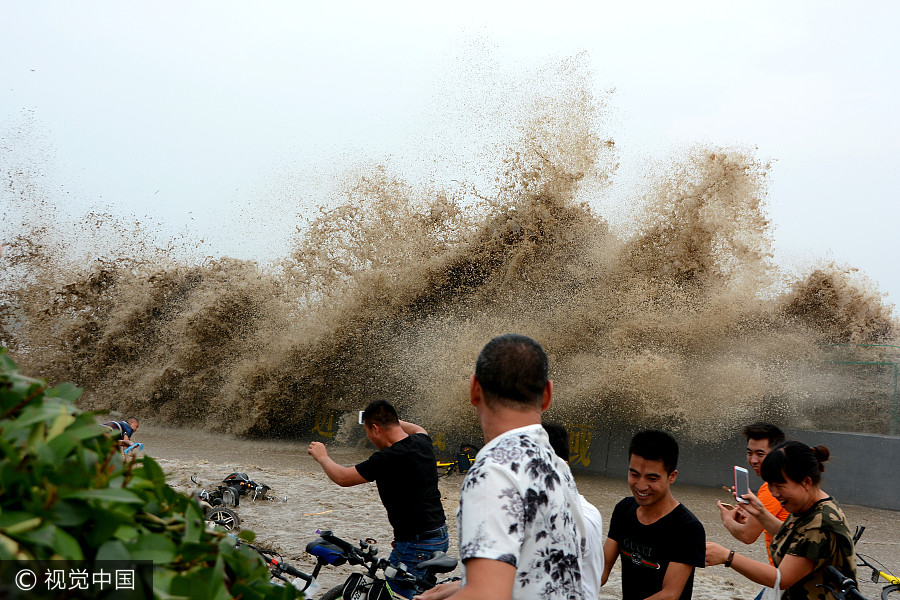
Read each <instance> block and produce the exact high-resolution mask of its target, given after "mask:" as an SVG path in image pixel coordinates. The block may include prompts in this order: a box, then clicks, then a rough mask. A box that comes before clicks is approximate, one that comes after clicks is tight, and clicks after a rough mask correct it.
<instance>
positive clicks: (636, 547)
mask: <svg viewBox="0 0 900 600" xmlns="http://www.w3.org/2000/svg"><path fill="white" fill-rule="evenodd" d="M677 466H678V442H676V441H675V439H674V438H673V437H672V436H671V435H669V434H668V433H666V432H664V431H657V430H647V431H641V432H640V433H638V434H636V435H635V436H634V437H633V438H632V439H631V444H630V445H629V447H628V485H629V487H630V488H631V493H632V496H631V497H628V498H624V499H623V500H622V501H621V502H619V503H618V504H617V505H616V508H615V510H613V514H612V518H611V519H610V523H609V533H608V535H607V540H606V544H604V546H603V554H604V556H605V558H606V567H605V569H604V571H603V579H602V584H606V581H607V580H608V579H609V573H610V571H611V570H612V567H613V565H614V564H615V562H616V560H617V559H618V558H619V554H621V555H622V598H623V600H646V599H652V600H663V599H664V598H665V599H670V600H675V599H679V600H690V598H691V595H692V593H693V586H694V569H695V568H696V567H703V566H705V565H706V533H705V531H704V530H703V525H702V524H701V523H700V521H699V520H698V519H697V517H695V516H694V515H693V514H692V513H691V511H689V510H688V509H687V508H685V506H684V505H683V504H681V503H680V502H678V501H677V500H676V499H675V497H674V496H673V495H672V490H671V485H672V484H673V483H674V482H675V478H676V476H677V475H678V470H677V468H676V467H677Z"/></svg>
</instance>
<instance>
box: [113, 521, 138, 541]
mask: <svg viewBox="0 0 900 600" xmlns="http://www.w3.org/2000/svg"><path fill="white" fill-rule="evenodd" d="M139 534H140V531H138V528H137V527H132V526H131V525H127V524H122V525H119V527H118V528H117V529H116V532H115V533H114V534H113V535H114V536H115V537H116V538H117V539H120V540H122V541H123V542H127V541H129V540H133V539H135V538H136V537H137V536H138V535H139Z"/></svg>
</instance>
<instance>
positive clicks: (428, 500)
mask: <svg viewBox="0 0 900 600" xmlns="http://www.w3.org/2000/svg"><path fill="white" fill-rule="evenodd" d="M362 420H363V425H364V426H365V429H366V436H367V437H368V438H369V441H371V442H372V444H374V446H375V447H376V448H377V449H378V451H377V452H375V453H374V454H373V455H372V456H370V457H369V458H368V459H367V460H365V461H363V462H361V463H359V464H358V465H356V466H354V467H344V466H341V465H339V464H337V463H336V462H334V461H333V460H332V459H331V457H330V456H328V450H327V449H326V448H325V445H324V444H322V443H321V442H312V443H311V444H310V445H309V449H308V450H307V452H308V453H309V455H310V456H312V457H313V458H314V459H315V460H316V462H318V463H319V464H320V465H321V466H322V469H323V470H324V471H325V474H326V475H327V476H328V478H329V479H331V480H332V481H333V482H335V483H337V484H338V485H340V486H341V487H348V486H352V485H359V484H361V483H368V482H371V481H374V482H375V483H376V485H377V486H378V495H379V496H380V497H381V502H382V504H384V507H385V509H386V510H387V513H388V521H390V523H391V526H392V527H393V529H394V544H393V545H394V549H393V550H392V551H391V555H390V557H389V560H390V562H391V564H392V565H395V566H396V565H398V564H400V563H401V562H402V563H404V564H405V565H406V567H407V569H408V570H409V571H411V572H412V573H413V574H415V575H418V576H422V575H425V572H424V571H419V570H417V569H416V568H415V565H416V564H418V563H420V562H422V561H423V560H426V559H428V558H430V557H431V554H432V553H434V552H437V551H446V550H447V548H448V546H449V541H450V538H449V536H448V532H447V524H446V519H445V517H444V507H443V505H442V504H441V492H440V490H439V489H438V474H437V466H436V465H437V460H436V458H435V455H434V447H433V445H432V441H431V438H430V437H428V432H426V431H425V429H423V428H422V427H420V426H418V425H416V424H415V423H409V422H407V421H402V420H400V419H399V417H398V416H397V411H396V410H395V409H394V407H393V406H392V405H391V403H390V402H388V401H386V400H375V401H374V402H372V403H370V404H369V405H368V406H367V407H366V410H364V411H363V415H362ZM391 588H392V589H393V590H394V591H395V592H399V593H400V594H402V595H403V596H405V597H407V598H409V597H411V596H412V592H413V589H412V587H411V586H410V585H409V584H406V583H404V582H402V581H396V580H392V581H391Z"/></svg>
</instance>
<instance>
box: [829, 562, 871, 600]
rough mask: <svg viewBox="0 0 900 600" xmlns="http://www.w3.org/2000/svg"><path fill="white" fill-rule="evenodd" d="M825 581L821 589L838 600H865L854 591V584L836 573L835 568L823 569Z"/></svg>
mask: <svg viewBox="0 0 900 600" xmlns="http://www.w3.org/2000/svg"><path fill="white" fill-rule="evenodd" d="M825 579H826V580H827V583H826V584H825V586H823V587H825V588H826V589H827V590H828V591H830V592H831V593H832V594H833V595H834V596H835V597H836V598H838V599H839V600H866V597H865V596H863V595H862V594H860V593H859V590H858V589H856V582H855V581H853V580H852V579H851V578H849V577H847V576H846V575H844V574H843V573H841V572H840V571H838V570H837V568H836V567H834V566H829V567H826V568H825ZM829 584H834V585H835V586H836V587H837V589H834V588H832V587H831V586H830V585H829Z"/></svg>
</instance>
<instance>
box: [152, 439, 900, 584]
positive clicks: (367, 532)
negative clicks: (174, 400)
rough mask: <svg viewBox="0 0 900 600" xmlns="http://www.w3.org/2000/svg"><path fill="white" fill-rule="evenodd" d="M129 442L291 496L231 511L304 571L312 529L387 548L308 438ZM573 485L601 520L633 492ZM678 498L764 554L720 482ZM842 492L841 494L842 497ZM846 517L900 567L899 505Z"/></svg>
mask: <svg viewBox="0 0 900 600" xmlns="http://www.w3.org/2000/svg"><path fill="white" fill-rule="evenodd" d="M135 441H141V442H143V443H144V445H145V452H146V454H148V455H150V456H152V457H154V459H156V460H157V461H158V462H159V464H160V466H161V467H162V468H163V469H164V470H165V472H166V473H167V478H168V481H169V484H170V485H172V486H173V487H174V488H176V489H178V490H183V491H185V492H190V491H193V490H195V489H197V486H195V485H194V484H193V483H192V482H191V480H190V477H191V476H192V475H193V476H195V478H196V479H197V481H199V482H200V483H201V484H202V485H203V486H204V487H207V488H209V489H215V487H216V485H218V483H219V482H221V480H222V479H223V478H224V477H225V476H227V475H228V474H230V473H232V472H234V471H238V472H244V473H247V474H248V475H249V476H250V478H251V479H252V480H254V481H256V482H258V483H265V484H267V485H269V486H270V487H271V488H272V489H271V492H270V493H269V495H270V497H278V498H285V497H286V498H287V500H286V501H282V500H280V499H276V500H272V499H269V500H265V501H255V502H254V501H249V500H248V499H247V498H246V497H245V498H244V499H242V502H241V504H240V506H239V507H238V508H237V509H236V512H237V513H238V515H239V516H240V519H241V527H242V528H243V529H250V530H253V531H254V532H255V533H256V536H257V543H258V544H260V545H263V546H266V547H270V548H273V549H276V550H278V551H279V552H281V553H282V555H283V556H284V558H285V560H287V561H288V562H290V563H291V564H293V565H295V566H297V567H298V568H300V569H301V570H305V571H307V572H311V571H312V568H313V566H314V564H315V562H314V561H313V560H312V557H311V556H310V555H309V554H307V553H306V552H305V548H306V544H307V543H308V542H309V541H311V540H312V539H314V538H315V537H316V530H317V529H331V530H332V531H333V532H334V533H335V535H337V536H339V537H342V538H344V539H346V540H351V541H355V540H359V539H361V538H367V537H369V538H375V539H376V540H378V541H379V547H380V549H381V554H383V555H385V556H386V555H387V554H388V553H389V552H390V542H391V529H390V525H389V523H388V521H387V515H386V513H385V511H384V508H383V507H382V505H381V502H380V500H379V498H378V491H377V489H376V488H375V485H374V484H367V485H361V486H356V487H352V488H340V487H338V486H337V485H335V484H333V483H331V481H329V480H328V478H327V477H326V476H325V475H324V473H323V472H322V470H321V469H320V468H319V466H318V465H317V464H316V463H315V461H313V460H312V459H311V458H310V457H309V456H308V455H307V454H306V446H307V444H306V443H302V442H296V443H286V442H274V441H261V440H245V439H239V438H235V437H232V436H227V435H220V434H211V433H208V432H203V431H191V430H183V429H164V428H159V427H153V426H151V425H149V424H148V425H142V426H141V428H140V431H139V432H138V433H137V434H136V435H135ZM371 451H372V449H371V448H358V447H340V446H335V445H329V452H330V454H331V456H332V457H333V458H334V459H335V460H336V461H337V462H339V463H341V464H346V465H351V464H355V463H357V462H359V461H360V460H362V459H364V458H365V457H367V456H368V455H369V454H370V453H371ZM576 479H577V482H578V487H579V490H580V491H581V493H582V494H584V496H585V497H586V498H587V499H588V500H589V501H590V502H592V503H593V504H594V505H596V506H597V507H598V508H599V509H600V512H601V514H602V515H603V518H604V529H605V527H606V526H607V525H608V523H607V522H606V521H605V520H606V519H608V517H609V515H610V514H611V513H612V509H613V507H614V506H615V504H616V502H618V501H619V500H620V499H621V498H622V497H624V496H626V495H628V494H629V491H628V486H627V485H626V483H625V481H624V480H621V481H620V480H614V479H607V478H603V477H595V476H587V475H580V476H577V477H576ZM461 481H462V479H461V476H459V475H452V476H449V477H445V478H442V479H441V483H440V486H441V495H442V497H443V502H444V510H445V511H446V513H447V517H448V522H449V523H450V525H451V527H450V530H451V534H450V535H451V541H450V554H455V550H456V531H455V529H456V527H455V524H456V520H455V515H456V507H457V503H458V496H459V485H460V483H461ZM673 491H674V493H675V496H676V498H678V500H680V501H681V502H682V503H684V504H685V506H687V507H688V508H689V509H690V510H691V511H692V512H693V513H694V514H695V515H696V516H697V517H698V518H699V519H700V520H701V521H702V522H703V524H704V526H705V528H706V534H707V539H708V540H711V541H715V542H719V543H721V544H723V545H725V546H728V547H731V548H735V549H737V550H738V551H740V552H742V553H743V554H745V555H748V556H750V557H752V558H755V559H757V560H765V549H764V547H763V544H762V541H759V542H757V543H756V544H753V545H751V546H744V545H743V544H740V542H737V541H735V540H734V539H733V538H731V536H730V535H729V534H728V532H727V531H726V530H725V528H724V527H723V526H722V524H721V521H720V519H719V514H718V509H717V508H716V505H715V501H716V499H725V498H726V493H725V492H723V491H721V490H716V489H709V488H700V487H694V486H687V485H685V486H681V485H678V484H677V482H676V484H675V486H674V487H673ZM838 500H840V499H838ZM843 508H844V511H845V513H846V515H847V518H848V519H849V520H850V523H851V526H853V525H865V526H866V527H867V529H866V533H865V535H864V536H863V539H862V541H861V542H860V544H859V547H858V551H859V552H862V553H864V554H867V555H870V556H873V557H875V558H877V559H878V560H880V561H881V562H882V563H884V564H885V566H886V567H888V569H889V570H890V571H891V572H893V573H895V574H896V573H900V540H898V537H897V534H896V532H897V525H898V523H900V513H898V512H893V511H887V510H879V509H873V508H865V507H859V506H853V505H844V506H843ZM352 571H353V568H351V567H349V566H347V565H343V566H340V567H326V568H324V569H323V570H322V573H321V575H320V577H319V580H320V582H321V584H322V586H323V588H324V589H328V588H329V587H331V586H334V585H337V584H339V583H341V582H343V580H344V579H345V578H346V576H347V575H348V574H349V573H350V572H352ZM860 579H862V580H863V581H862V582H861V586H860V587H861V590H862V591H863V593H864V594H865V595H866V596H867V597H871V598H877V597H879V596H878V595H877V594H878V592H877V589H878V588H876V586H875V585H874V584H872V583H869V582H868V573H862V572H861V573H860ZM758 590H759V586H758V585H756V584H754V583H751V582H749V581H748V580H746V579H744V578H743V577H741V576H739V575H737V574H736V573H735V572H734V571H732V570H730V569H725V568H723V567H721V566H719V567H711V568H709V569H700V570H698V572H697V574H696V576H695V580H694V598H695V599H698V600H731V599H734V600H742V599H752V598H753V597H754V596H755V595H756V593H757V592H758ZM620 597H621V592H620V582H619V568H618V566H617V567H616V568H614V569H613V573H612V575H611V577H610V581H609V582H608V583H607V585H606V586H604V588H603V589H602V591H601V594H600V598H603V599H608V598H620Z"/></svg>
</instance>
